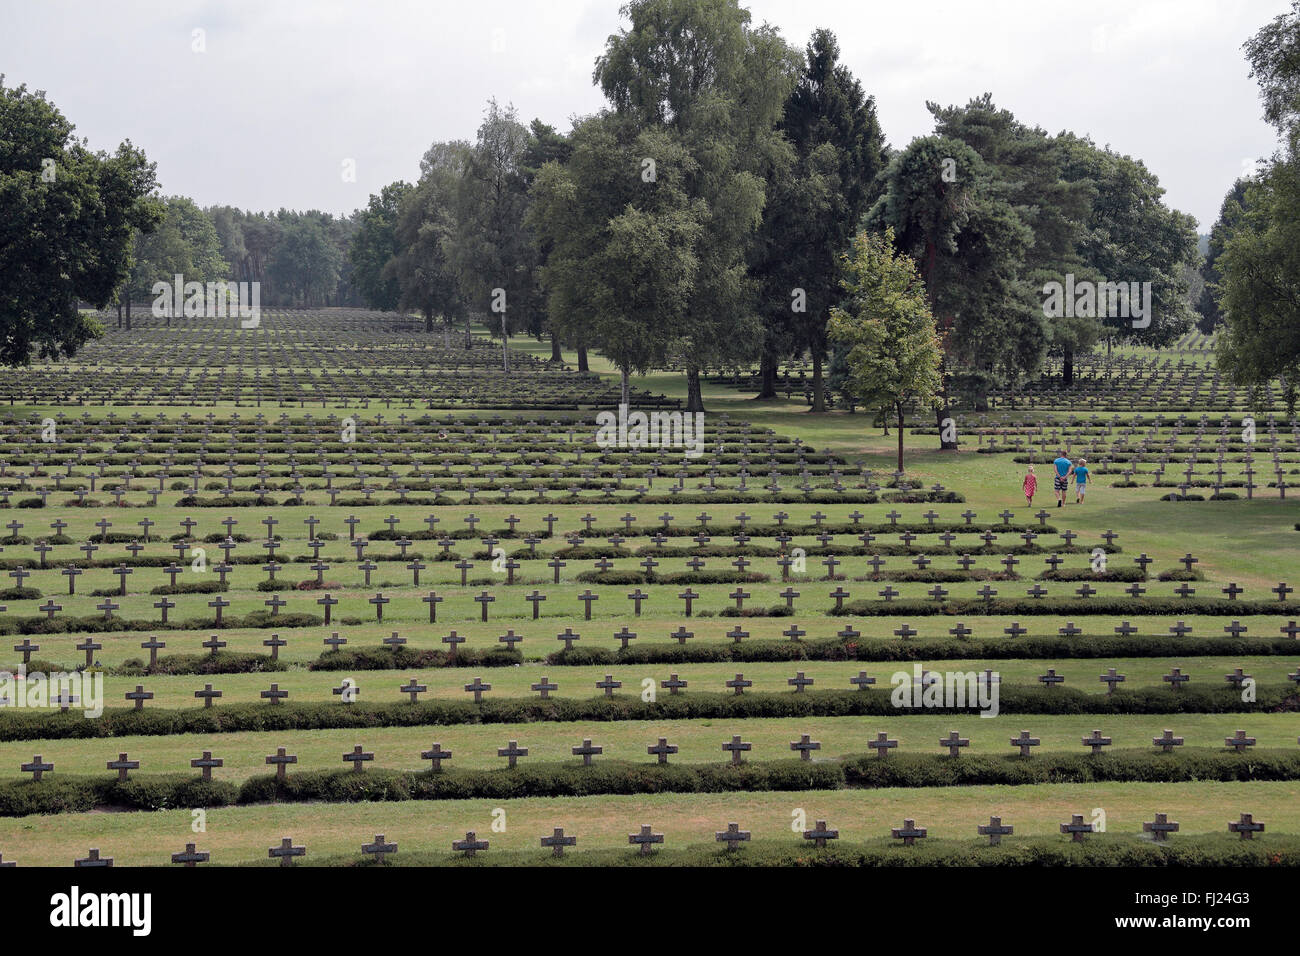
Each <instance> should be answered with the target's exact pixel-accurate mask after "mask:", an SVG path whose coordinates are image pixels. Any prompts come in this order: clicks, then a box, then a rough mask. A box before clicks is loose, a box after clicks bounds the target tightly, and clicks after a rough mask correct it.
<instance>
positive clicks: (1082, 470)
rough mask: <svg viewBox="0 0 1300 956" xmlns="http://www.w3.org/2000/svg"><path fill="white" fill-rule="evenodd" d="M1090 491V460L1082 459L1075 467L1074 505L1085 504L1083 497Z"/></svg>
mask: <svg viewBox="0 0 1300 956" xmlns="http://www.w3.org/2000/svg"><path fill="white" fill-rule="evenodd" d="M1087 491H1088V459H1086V458H1080V459H1079V463H1078V464H1077V465H1075V466H1074V495H1075V498H1074V503H1075V504H1076V505H1081V504H1083V496H1084V494H1086V493H1087Z"/></svg>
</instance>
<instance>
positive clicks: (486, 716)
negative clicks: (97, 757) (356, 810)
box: [0, 675, 1300, 740]
mask: <svg viewBox="0 0 1300 956" xmlns="http://www.w3.org/2000/svg"><path fill="white" fill-rule="evenodd" d="M878 679H879V680H880V681H881V682H882V683H883V684H884V687H883V688H877V689H874V690H869V691H858V690H815V689H814V690H810V691H807V692H805V693H802V694H796V693H793V692H786V693H747V694H742V695H739V696H737V695H734V694H730V693H716V692H712V691H699V690H697V691H691V692H690V693H687V694H676V695H674V694H667V693H661V694H659V695H658V697H657V699H656V700H655V701H653V702H650V701H643V700H642V699H641V698H640V697H639V696H634V695H630V694H618V695H615V696H613V697H589V698H546V699H543V698H541V697H515V698H505V697H498V698H493V697H491V696H489V697H485V698H484V699H483V701H482V702H481V703H478V704H476V703H474V702H473V701H472V700H468V699H466V700H426V701H420V702H418V703H411V702H410V701H408V700H405V699H403V700H394V701H388V702H384V703H375V702H357V703H353V704H342V703H339V702H337V701H302V702H295V701H292V700H290V701H289V702H287V703H283V704H279V705H271V704H267V703H251V702H250V703H240V704H227V705H218V706H216V707H210V708H209V707H186V708H162V707H145V708H143V709H140V710H136V709H134V708H125V707H108V708H105V709H104V712H103V714H102V715H101V716H100V717H99V718H98V719H96V720H86V719H85V718H84V717H83V716H82V715H81V714H80V712H77V711H68V712H67V713H62V712H57V711H53V710H50V709H40V710H36V709H27V708H4V709H3V710H0V740H59V739H68V738H91V737H126V736H135V735H141V736H163V735H169V734H215V733H236V732H242V731H285V730H322V729H339V728H372V727H423V726H431V725H452V724H518V723H535V722H539V721H547V722H551V721H570V722H571V721H601V722H608V721H626V720H693V719H699V720H705V719H744V718H753V717H769V718H777V717H780V718H799V717H852V716H878V717H899V716H904V715H906V714H908V713H912V712H916V711H919V710H920V709H921V708H898V707H895V706H894V705H893V702H892V701H891V695H892V687H891V686H890V685H889V675H880V676H879V678H878ZM396 689H397V688H396V686H393V687H392V688H390V690H391V691H393V692H395V691H396ZM998 709H999V712H1000V713H1002V714H1034V715H1043V714H1188V713H1272V712H1278V711H1293V710H1296V709H1300V696H1297V694H1296V691H1295V690H1294V689H1292V688H1291V687H1289V686H1286V685H1262V686H1260V687H1259V688H1257V700H1256V701H1255V702H1252V703H1246V702H1243V701H1242V700H1241V694H1240V693H1239V692H1236V691H1234V690H1232V689H1231V688H1228V687H1213V688H1211V687H1203V688H1198V689H1191V688H1189V689H1185V690H1182V691H1172V690H1169V689H1166V688H1163V687H1161V688H1156V687H1151V688H1140V689H1137V690H1117V691H1116V692H1115V693H1114V694H1113V695H1109V696H1108V695H1105V694H1085V693H1083V692H1081V691H1078V690H1073V689H1069V688H1062V687H1058V688H1056V689H1054V690H1047V689H1045V688H1041V687H1026V686H1016V685H1006V686H1001V685H1000V689H999V692H998ZM924 710H925V711H926V712H929V713H940V714H942V713H948V714H975V713H978V712H979V707H978V706H977V702H976V701H973V700H972V701H971V702H970V705H969V706H964V707H933V708H930V707H927V708H924Z"/></svg>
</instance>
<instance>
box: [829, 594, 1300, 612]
mask: <svg viewBox="0 0 1300 956" xmlns="http://www.w3.org/2000/svg"><path fill="white" fill-rule="evenodd" d="M826 613H827V614H831V615H841V616H846V617H907V616H916V617H928V616H930V615H934V614H949V615H997V614H1013V615H1015V614H1018V615H1024V616H1031V615H1037V614H1054V615H1059V614H1079V615H1086V614H1128V615H1131V616H1134V617H1136V616H1140V615H1161V614H1163V615H1178V616H1180V617H1185V616H1188V615H1193V614H1201V615H1206V616H1210V617H1228V616H1231V617H1249V616H1251V615H1255V614H1275V615H1281V614H1289V615H1292V616H1295V615H1297V614H1300V602H1296V601H1229V600H1227V599H1226V598H1179V597H1168V598H1164V597H1146V598H1128V597H1103V596H1100V595H1099V596H1096V597H1092V598H1063V597H1045V598H1039V599H1037V600H1035V599H1033V598H991V599H990V600H987V601H985V600H981V599H980V598H954V599H951V600H944V601H933V600H931V601H918V600H909V601H869V600H860V601H848V602H845V604H844V606H843V607H842V608H840V609H838V610H836V609H835V608H829V609H828V610H827V611H826Z"/></svg>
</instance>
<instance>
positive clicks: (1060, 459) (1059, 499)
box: [1052, 450, 1087, 508]
mask: <svg viewBox="0 0 1300 956" xmlns="http://www.w3.org/2000/svg"><path fill="white" fill-rule="evenodd" d="M1052 467H1053V468H1054V469H1055V470H1056V474H1055V475H1054V476H1053V477H1052V490H1053V491H1055V492H1056V507H1058V508H1060V507H1061V506H1062V505H1064V504H1065V492H1066V491H1067V490H1068V489H1069V487H1070V472H1072V471H1074V462H1072V461H1070V459H1068V458H1066V457H1065V451H1064V450H1062V451H1059V452H1057V453H1056V460H1055V461H1054V462H1052ZM1086 480H1087V479H1085V481H1086Z"/></svg>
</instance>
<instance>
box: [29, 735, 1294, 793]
mask: <svg viewBox="0 0 1300 956" xmlns="http://www.w3.org/2000/svg"><path fill="white" fill-rule="evenodd" d="M1080 740H1081V742H1082V745H1083V746H1084V747H1087V748H1088V749H1089V751H1091V753H1092V754H1093V755H1096V754H1100V753H1101V752H1102V750H1103V749H1104V748H1106V747H1109V746H1111V744H1112V743H1113V742H1114V741H1113V738H1111V737H1106V736H1103V735H1102V733H1101V731H1100V730H1094V731H1093V732H1092V733H1091V734H1090V735H1088V736H1087V737H1082V738H1080ZM1010 741H1011V746H1012V747H1013V748H1015V749H1016V750H1017V751H1018V752H1019V755H1020V756H1022V757H1029V756H1031V755H1032V752H1031V748H1033V747H1037V746H1039V745H1040V744H1041V743H1042V740H1041V739H1039V738H1038V737H1034V736H1032V735H1031V734H1030V733H1029V731H1027V730H1022V731H1021V732H1020V733H1019V735H1017V736H1015V737H1012V738H1010ZM1183 742H1184V738H1182V737H1177V736H1175V735H1174V732H1173V731H1172V730H1168V729H1166V730H1165V732H1164V733H1163V734H1161V735H1160V736H1159V737H1152V738H1151V744H1152V746H1153V747H1155V748H1156V749H1158V750H1160V751H1161V752H1163V753H1172V752H1173V750H1174V748H1175V747H1181V746H1183ZM1297 742H1298V743H1300V738H1297ZM1223 743H1224V750H1231V751H1234V752H1236V753H1239V754H1240V753H1245V752H1246V751H1247V750H1249V749H1250V748H1251V747H1254V746H1255V738H1254V737H1250V736H1248V735H1247V734H1246V732H1245V731H1244V730H1238V731H1237V732H1236V733H1234V734H1233V735H1232V736H1231V737H1225V738H1224V741H1223ZM821 746H822V745H821V742H820V741H817V740H813V739H812V738H811V736H810V735H809V734H801V735H800V736H799V739H798V740H792V741H790V750H792V751H794V752H795V753H797V754H799V759H800V760H805V761H810V760H812V754H813V751H816V750H820V749H821ZM867 746H868V747H869V748H871V749H872V750H874V751H876V755H877V757H878V758H880V759H885V758H886V757H888V755H889V752H890V751H891V750H895V749H897V748H898V741H897V740H895V739H891V738H890V736H889V735H888V734H887V733H885V732H884V731H880V732H878V733H877V734H876V736H875V739H873V740H869V741H867ZM969 746H970V738H969V737H963V736H961V734H960V733H958V732H957V731H955V730H953V731H949V733H948V736H946V737H940V738H939V748H940V749H941V750H947V751H948V755H949V756H950V757H953V758H960V757H961V751H962V749H963V748H965V747H969ZM571 749H572V753H573V755H574V756H575V757H581V758H582V765H583V766H584V767H590V766H592V765H593V764H594V758H595V757H597V756H599V755H601V754H603V753H604V752H605V750H604V748H603V747H602V746H600V745H599V744H593V743H592V741H591V738H584V739H583V741H582V743H581V744H577V745H575V746H574V747H572V748H571ZM679 749H680V748H679V747H678V746H677V745H676V744H671V743H669V742H668V739H667V738H666V737H660V738H659V739H658V741H657V742H656V743H653V744H650V745H648V746H647V747H646V753H647V754H649V755H650V756H652V757H655V758H656V760H657V761H658V763H660V764H667V763H668V758H669V756H671V755H672V754H676V753H678V751H679ZM753 749H754V745H753V744H752V743H750V742H749V741H747V740H744V739H743V738H741V737H740V736H739V735H732V737H731V739H730V740H728V741H726V742H725V743H724V744H723V745H722V750H723V752H724V753H728V754H730V755H731V763H732V765H733V766H740V765H741V764H743V763H744V756H745V754H747V753H752V752H753ZM452 756H453V752H452V751H450V750H446V749H444V748H443V746H442V744H441V743H438V742H436V741H435V742H434V744H433V746H432V747H431V748H429V749H428V750H425V751H421V753H420V758H421V759H422V760H428V761H429V762H430V764H431V765H432V769H433V770H434V771H441V770H442V769H443V767H442V764H443V762H444V761H449V760H451V759H452ZM497 756H498V757H503V758H505V760H506V766H507V768H508V769H511V770H514V769H516V768H517V767H518V766H519V759H520V758H521V757H527V756H528V748H527V747H520V746H519V741H517V740H510V741H507V743H506V746H504V747H499V748H497ZM342 759H343V762H344V763H346V764H351V765H352V771H353V772H354V773H364V772H365V769H366V767H365V765H366V764H367V763H368V762H370V761H373V760H374V759H375V754H374V752H373V751H368V750H366V749H365V748H364V747H363V746H362V745H361V744H356V745H355V746H353V748H352V749H351V750H349V751H348V752H347V753H345V754H343V758H342ZM297 762H298V757H297V755H296V754H291V753H289V752H288V751H287V750H286V749H285V748H284V747H279V748H277V749H276V752H275V753H274V754H270V755H268V756H267V757H266V763H267V764H268V765H269V766H274V767H275V775H276V777H277V778H278V779H281V780H283V779H285V776H286V772H287V771H286V768H287V767H288V766H289V765H290V764H296V763H297ZM140 766H141V765H140V761H138V760H132V759H131V758H130V755H129V754H128V753H119V754H118V755H117V759H116V760H110V761H108V763H107V766H106V769H108V770H114V771H116V772H117V775H118V780H119V781H126V780H128V779H130V772H131V771H132V770H139V769H140ZM190 766H191V767H192V768H194V769H196V770H198V771H199V776H200V778H201V779H203V780H211V779H212V771H213V769H217V768H221V767H224V766H225V760H224V759H223V758H221V757H214V756H212V751H210V750H205V751H203V753H202V755H201V756H198V757H195V758H193V759H192V760H190ZM19 770H20V771H21V772H23V773H29V774H31V775H32V780H33V781H34V782H38V783H39V782H40V780H41V779H42V778H43V777H44V776H45V774H48V773H53V772H54V763H53V761H48V760H44V759H42V757H41V755H40V754H36V755H35V756H33V757H32V759H31V760H30V761H28V762H26V763H23V764H20V765H19Z"/></svg>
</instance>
